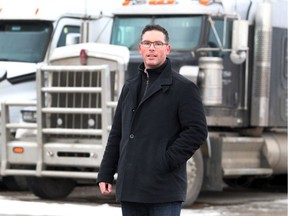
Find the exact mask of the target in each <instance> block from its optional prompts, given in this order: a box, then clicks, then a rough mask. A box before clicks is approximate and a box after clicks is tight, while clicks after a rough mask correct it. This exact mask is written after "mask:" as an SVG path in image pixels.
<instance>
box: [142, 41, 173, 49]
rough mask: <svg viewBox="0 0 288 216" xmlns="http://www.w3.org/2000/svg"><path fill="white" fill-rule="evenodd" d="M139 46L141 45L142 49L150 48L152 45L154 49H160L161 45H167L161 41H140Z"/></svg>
mask: <svg viewBox="0 0 288 216" xmlns="http://www.w3.org/2000/svg"><path fill="white" fill-rule="evenodd" d="M140 44H141V45H142V47H145V48H150V47H151V45H152V44H153V46H154V48H156V49H159V48H162V47H163V45H168V43H163V42H161V41H154V42H151V41H142V42H141V43H140Z"/></svg>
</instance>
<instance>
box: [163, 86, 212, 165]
mask: <svg viewBox="0 0 288 216" xmlns="http://www.w3.org/2000/svg"><path fill="white" fill-rule="evenodd" d="M178 103H179V107H178V118H179V124H180V133H179V134H178V136H177V138H176V139H175V140H174V142H173V143H172V144H171V145H170V146H169V148H168V149H167V152H166V158H167V161H168V165H169V168H170V169H171V170H174V169H176V168H178V167H179V166H181V165H183V164H184V163H186V162H187V160H189V159H190V158H191V157H192V156H193V154H194V153H195V151H196V150H197V149H198V148H199V147H200V146H201V144H203V143H204V142H205V140H206V138H207V135H208V129H207V123H206V117H205V114H204V108H203V104H202V101H201V96H200V93H199V89H198V87H197V86H196V85H195V84H194V83H192V82H189V83H185V85H182V86H181V88H180V91H179V102H178Z"/></svg>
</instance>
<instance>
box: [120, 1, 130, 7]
mask: <svg viewBox="0 0 288 216" xmlns="http://www.w3.org/2000/svg"><path fill="white" fill-rule="evenodd" d="M129 4H130V0H125V1H124V2H123V3H122V5H123V6H127V5H129Z"/></svg>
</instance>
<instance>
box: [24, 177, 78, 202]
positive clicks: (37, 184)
mask: <svg viewBox="0 0 288 216" xmlns="http://www.w3.org/2000/svg"><path fill="white" fill-rule="evenodd" d="M27 183H28V187H29V189H30V191H31V192H32V193H33V194H34V195H36V196H38V197H39V198H41V199H61V198H65V197H67V196H68V195H69V194H70V193H71V192H72V191H73V190H74V188H75V186H76V181H74V180H73V179H68V178H37V177H29V178H28V179H27Z"/></svg>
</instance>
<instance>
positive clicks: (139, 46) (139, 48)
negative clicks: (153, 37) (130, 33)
mask: <svg viewBox="0 0 288 216" xmlns="http://www.w3.org/2000/svg"><path fill="white" fill-rule="evenodd" d="M141 48H142V47H141V45H140V44H138V51H139V52H141Z"/></svg>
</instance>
